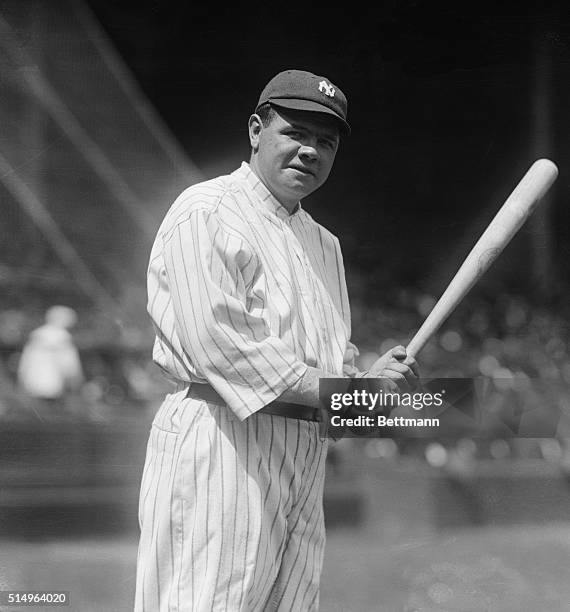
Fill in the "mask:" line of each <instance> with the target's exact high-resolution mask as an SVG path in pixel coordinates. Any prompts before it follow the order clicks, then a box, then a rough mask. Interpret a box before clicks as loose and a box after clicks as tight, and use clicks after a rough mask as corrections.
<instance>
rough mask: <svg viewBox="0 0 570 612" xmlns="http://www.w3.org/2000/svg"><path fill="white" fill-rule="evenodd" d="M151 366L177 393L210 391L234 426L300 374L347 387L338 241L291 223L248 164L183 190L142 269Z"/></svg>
mask: <svg viewBox="0 0 570 612" xmlns="http://www.w3.org/2000/svg"><path fill="white" fill-rule="evenodd" d="M148 296H149V301H148V311H149V314H150V316H151V319H152V322H153V325H154V328H155V331H156V340H155V344H154V349H153V359H154V361H155V362H156V363H157V364H158V365H159V366H160V367H161V368H162V370H163V371H164V372H165V373H166V375H167V376H168V377H169V378H171V379H173V380H174V381H175V382H177V383H179V384H182V385H184V384H187V383H189V382H199V383H204V382H208V383H210V384H211V385H212V386H213V387H214V389H215V390H216V391H217V392H218V393H219V394H220V395H221V396H222V398H223V399H224V400H225V401H226V402H227V404H228V406H229V407H230V408H231V409H232V411H233V412H234V413H235V414H236V415H237V417H238V418H239V419H240V420H243V419H245V418H246V417H248V416H249V415H251V414H252V413H254V412H255V411H257V410H259V409H260V408H262V407H263V406H265V405H266V404H268V403H269V402H271V401H273V400H274V399H276V398H278V397H279V396H280V395H281V394H282V393H283V392H284V391H285V390H287V389H288V388H290V387H291V386H293V385H294V384H295V383H296V382H298V381H299V379H300V378H301V376H303V374H304V373H305V372H306V370H307V366H312V367H316V368H319V369H322V370H324V371H326V372H327V373H330V375H337V376H343V375H345V376H346V375H350V376H352V375H354V373H355V368H354V357H355V354H357V351H356V347H354V345H352V344H351V343H350V309H349V303H348V295H347V289H346V282H345V276H344V266H343V262H342V256H341V251H340V245H339V242H338V239H337V238H336V237H335V236H334V235H333V234H332V233H330V232H329V231H328V230H326V229H325V228H324V227H322V226H321V225H319V224H318V223H316V222H315V221H314V220H313V219H312V217H311V216H310V215H309V214H308V213H307V212H306V211H305V210H304V209H303V208H302V207H301V205H300V204H299V205H298V207H297V209H296V210H295V212H294V213H293V214H289V212H288V211H287V209H286V208H284V207H283V206H282V205H281V204H280V203H279V202H278V201H277V200H276V198H275V197H274V196H273V195H272V194H271V193H270V191H269V190H268V189H267V188H266V187H265V185H264V184H263V183H262V182H261V181H260V180H259V179H258V178H257V176H256V175H255V174H254V173H253V171H252V170H251V169H250V167H249V165H248V164H247V163H245V162H243V163H242V165H241V167H240V168H239V169H237V170H236V171H235V172H233V173H232V174H230V175H226V176H221V177H218V178H216V179H213V180H210V181H206V182H203V183H199V184H197V185H193V186H192V187H190V188H188V189H186V190H185V191H184V192H183V193H182V194H181V195H180V196H179V197H178V198H177V199H176V201H175V202H174V203H173V205H172V206H171V208H170V210H169V211H168V212H167V214H166V216H165V218H164V220H163V222H162V224H161V226H160V228H159V231H158V234H157V237H156V240H155V242H154V245H153V248H152V252H151V258H150V263H149V268H148Z"/></svg>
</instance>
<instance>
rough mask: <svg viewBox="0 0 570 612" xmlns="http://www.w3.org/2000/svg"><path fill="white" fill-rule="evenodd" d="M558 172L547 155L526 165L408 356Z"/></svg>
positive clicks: (448, 311)
mask: <svg viewBox="0 0 570 612" xmlns="http://www.w3.org/2000/svg"><path fill="white" fill-rule="evenodd" d="M557 176H558V168H557V167H556V164H554V163H553V162H552V161H550V160H549V159H539V160H537V161H535V162H534V164H533V165H532V166H531V167H530V168H529V169H528V171H527V173H526V174H525V175H524V176H523V178H522V179H521V181H520V182H519V184H518V185H517V186H516V187H515V189H514V190H513V192H512V193H511V195H510V196H509V197H508V198H507V200H506V201H505V203H504V204H503V206H502V207H501V208H500V210H499V212H498V213H497V214H496V215H495V217H494V218H493V220H492V221H491V223H490V224H489V226H488V227H487V229H486V230H485V231H484V232H483V234H482V235H481V237H480V238H479V240H478V241H477V243H476V244H475V246H474V247H473V249H472V250H471V252H470V253H469V255H467V257H466V259H465V261H464V262H463V263H462V264H461V267H460V268H459V270H458V271H457V273H456V275H455V276H454V277H453V279H452V280H451V282H450V283H449V285H448V287H447V289H446V290H445V291H444V293H443V294H442V296H441V297H440V298H439V300H438V301H437V303H436V304H435V306H434V307H433V309H432V311H431V312H430V313H429V315H428V317H427V318H426V320H425V321H424V323H423V324H422V326H421V327H420V329H419V330H418V331H417V333H416V334H415V336H414V337H413V338H412V340H411V341H410V343H409V344H408V346H407V348H406V352H407V354H408V356H410V357H415V356H416V355H417V354H418V353H419V352H420V351H421V350H422V348H423V347H424V346H425V344H426V343H427V341H428V340H429V339H430V338H431V337H432V336H433V334H435V333H436V332H437V330H438V329H439V328H440V327H441V325H442V324H443V323H444V321H445V320H446V319H447V318H448V317H449V315H450V314H451V313H452V312H453V310H454V309H455V307H456V306H457V304H459V302H460V301H461V300H462V299H463V297H465V294H466V293H467V292H468V291H469V290H470V289H471V287H473V285H474V284H475V283H476V282H477V280H479V278H481V276H482V275H483V274H484V273H485V272H486V271H487V270H488V269H489V267H490V266H491V264H492V263H493V261H495V259H496V258H497V256H498V255H499V254H500V253H501V251H502V250H503V249H504V248H505V246H506V245H507V244H508V243H509V242H510V240H511V238H512V237H513V236H514V235H515V234H516V232H517V231H518V230H519V228H520V227H521V225H522V224H523V223H524V222H525V220H526V219H527V218H528V216H529V215H530V214H531V213H532V212H533V210H534V209H535V207H536V205H537V204H538V202H539V201H540V199H541V198H542V197H543V196H544V194H545V193H546V192H547V191H548V189H550V187H551V186H552V183H554V181H555V180H556V177H557Z"/></svg>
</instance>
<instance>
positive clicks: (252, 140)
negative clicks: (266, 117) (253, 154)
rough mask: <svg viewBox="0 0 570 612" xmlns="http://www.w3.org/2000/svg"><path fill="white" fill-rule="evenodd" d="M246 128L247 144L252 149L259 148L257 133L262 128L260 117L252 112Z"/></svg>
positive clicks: (258, 133)
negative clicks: (247, 132) (247, 134)
mask: <svg viewBox="0 0 570 612" xmlns="http://www.w3.org/2000/svg"><path fill="white" fill-rule="evenodd" d="M247 125H248V130H249V144H250V145H251V148H252V149H253V150H254V151H257V149H258V148H259V135H260V134H261V131H262V130H263V124H262V123H261V118H260V117H259V115H257V114H255V113H254V114H253V115H252V116H251V117H250V118H249V121H248V124H247Z"/></svg>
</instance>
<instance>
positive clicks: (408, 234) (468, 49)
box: [0, 0, 570, 612]
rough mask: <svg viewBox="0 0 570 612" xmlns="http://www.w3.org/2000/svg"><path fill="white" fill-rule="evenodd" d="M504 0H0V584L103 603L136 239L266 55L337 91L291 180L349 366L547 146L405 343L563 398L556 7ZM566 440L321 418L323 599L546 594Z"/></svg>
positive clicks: (569, 374) (562, 67) (139, 450)
mask: <svg viewBox="0 0 570 612" xmlns="http://www.w3.org/2000/svg"><path fill="white" fill-rule="evenodd" d="M528 6H529V5H525V7H524V8H523V7H521V6H519V5H518V4H515V3H512V4H509V3H503V4H502V5H501V8H497V7H495V6H494V5H492V4H488V5H485V3H465V4H463V5H462V7H461V8H460V7H457V6H456V5H455V4H452V3H449V4H445V3H443V2H436V3H428V2H421V1H414V2H411V1H407V2H398V3H396V2H394V3H390V2H385V3H379V4H375V5H373V6H371V5H369V6H368V7H367V8H361V9H357V7H356V6H352V5H351V7H350V12H345V13H343V14H338V13H337V12H336V11H335V10H333V9H332V8H331V7H329V8H328V9H326V10H322V9H321V8H317V7H312V8H309V7H303V9H302V10H296V9H293V8H290V7H279V10H278V11H276V12H275V13H273V12H272V10H270V9H269V8H268V7H265V8H262V9H253V8H252V9H249V10H248V11H244V10H243V9H241V8H238V7H236V9H235V10H234V11H232V12H231V13H230V12H227V13H226V12H224V10H222V9H221V8H219V10H218V9H217V10H216V11H212V10H211V7H210V5H207V4H203V5H202V4H199V5H194V4H193V5H191V6H186V5H184V4H182V3H178V4H176V5H172V6H167V5H166V4H164V5H161V4H158V3H155V2H143V3H139V5H138V6H137V9H136V10H133V9H132V5H131V4H130V3H126V2H110V1H106V0H92V1H90V2H88V3H84V2H79V1H77V2H75V1H72V0H62V1H60V2H58V3H49V4H48V3H45V2H41V1H34V0H25V1H16V0H2V1H1V2H0V35H1V36H0V77H1V78H0V93H1V95H0V124H1V126H2V128H1V131H0V177H1V179H2V180H1V186H0V210H1V224H0V237H1V239H0V285H1V290H0V355H1V360H0V384H1V392H0V418H1V422H2V428H1V431H0V438H1V440H0V453H1V455H0V456H1V462H0V514H1V521H0V531H1V535H2V538H3V542H2V547H1V548H0V581H1V582H2V588H15V589H16V588H22V589H23V588H33V589H39V588H56V589H66V590H69V591H71V596H72V598H73V601H74V602H75V604H74V605H75V607H73V609H78V610H109V609H113V610H123V609H125V610H126V609H129V607H130V598H131V596H132V588H133V581H134V555H135V554H136V550H135V547H136V492H137V486H138V478H139V476H140V468H141V461H142V457H143V456H144V444H145V438H146V432H147V430H148V424H149V421H150V419H151V418H152V413H153V410H154V409H155V408H156V405H157V402H158V401H160V397H161V395H162V393H163V391H164V390H165V388H166V387H165V384H164V383H163V382H162V381H161V379H160V377H159V376H158V374H157V372H156V371H155V369H154V368H153V366H152V364H151V363H150V360H149V355H150V348H151V342H152V333H151V329H150V328H149V324H148V320H147V318H146V315H145V300H146V298H145V289H144V282H145V269H146V264H147V259H148V252H149V248H150V243H151V240H152V236H153V234H154V232H155V231H156V228H157V227H158V223H159V222H160V219H161V217H162V215H163V214H164V212H165V210H166V208H167V207H168V206H169V204H170V203H171V201H172V200H173V199H174V197H175V196H176V195H177V194H178V193H179V192H180V191H181V190H182V189H183V188H184V187H185V186H186V185H188V184H191V183H193V182H196V181H198V180H200V179H202V178H209V177H211V176H214V175H216V174H218V173H221V172H229V171H231V170H233V169H234V168H235V167H237V165H239V163H240V161H241V160H242V159H247V158H248V154H249V152H248V146H247V132H246V121H247V117H248V115H249V113H250V112H251V111H252V108H253V106H254V105H255V101H256V98H257V94H258V91H259V88H260V84H263V83H265V82H266V81H267V80H268V79H269V78H270V77H271V76H272V75H273V74H274V73H275V72H277V71H278V70H281V69H286V68H290V67H300V68H307V69H309V70H312V71H314V72H317V73H322V74H326V75H327V76H329V77H330V78H331V80H333V81H336V82H338V83H340V84H341V85H342V87H343V89H344V90H345V91H346V92H347V93H348V95H349V101H350V106H349V118H350V121H351V123H352V125H353V135H352V136H351V138H350V139H347V141H346V142H343V143H342V146H341V150H340V152H339V156H338V160H337V164H336V167H335V172H334V173H333V176H332V177H331V179H330V181H329V182H328V183H327V185H326V186H325V187H323V188H322V189H321V190H320V191H318V192H317V193H315V194H314V195H313V196H311V197H310V198H308V199H307V202H306V207H307V209H308V210H309V211H310V212H311V214H313V216H314V217H315V218H316V219H317V220H319V221H321V222H322V223H323V224H324V225H326V226H327V227H329V228H330V229H331V230H332V231H333V232H335V233H336V234H337V235H339V236H340V238H341V243H342V246H343V251H344V255H345V260H346V268H347V280H348V283H349V290H350V294H351V299H352V308H353V328H354V340H355V342H356V343H357V344H358V346H359V347H360V348H361V357H360V361H361V364H362V365H363V366H366V364H367V363H369V362H370V360H372V359H374V358H375V356H377V355H378V354H380V353H381V352H383V351H384V350H386V349H387V348H389V347H390V346H392V345H394V344H396V343H399V342H404V343H405V341H406V340H407V339H408V338H409V337H410V335H411V333H413V331H414V330H415V329H417V327H418V326H419V324H420V323H421V321H422V319H423V317H424V316H425V315H426V313H427V312H428V311H429V308H430V307H431V305H433V303H434V299H435V298H436V297H437V295H438V294H439V293H440V292H441V291H442V290H443V288H444V287H445V285H446V283H447V281H448V280H449V278H450V277H451V275H452V273H453V272H454V270H455V268H456V267H457V265H458V264H459V262H460V261H461V259H462V257H463V256H464V255H465V254H466V253H467V251H468V250H469V248H470V246H471V245H472V244H473V242H474V240H475V239H476V238H477V236H478V235H479V234H480V232H481V231H482V229H483V228H484V227H485V225H486V224H487V223H488V221H489V219H490V218H491V217H492V215H493V211H495V210H496V209H497V207H498V206H499V204H500V203H501V202H502V201H503V200H504V199H505V197H506V196H507V195H508V193H509V192H510V190H511V189H512V187H513V186H514V184H515V183H516V181H517V180H518V179H519V178H520V176H522V174H523V173H524V171H525V170H526V168H527V167H528V166H529V165H530V163H531V162H532V161H533V160H534V159H536V158H538V157H543V156H547V157H551V158H552V159H554V160H555V161H556V162H557V164H558V165H559V168H560V170H561V173H560V177H559V179H558V182H557V183H556V185H555V187H554V189H553V190H552V192H551V194H550V195H549V197H548V198H547V201H546V202H544V203H543V205H542V206H541V208H540V209H539V210H538V211H537V213H536V214H535V215H534V216H533V217H532V219H531V220H530V222H529V223H528V224H527V225H526V226H525V228H523V230H522V231H521V232H520V234H519V235H518V236H517V237H516V238H515V240H514V241H513V243H512V244H511V245H510V246H509V247H508V249H507V250H506V251H505V253H504V254H503V255H502V256H501V258H500V259H499V261H498V262H497V263H496V265H495V266H494V268H493V269H492V270H491V271H490V273H489V274H488V275H487V276H486V277H485V279H484V281H483V282H482V283H481V284H480V285H479V286H478V287H477V288H475V289H474V290H473V291H472V293H471V294H470V296H469V298H468V299H467V300H466V301H465V303H464V304H462V305H461V306H460V308H459V309H458V310H457V311H456V313H455V314H454V315H453V316H452V317H451V318H450V320H449V321H448V322H447V323H446V324H445V326H444V327H443V328H442V330H441V332H440V333H439V334H438V336H437V338H435V339H434V340H433V341H432V342H430V344H429V345H428V346H427V347H426V349H425V352H424V353H422V356H421V365H422V372H423V374H424V376H443V377H480V376H484V377H487V378H489V379H491V380H505V379H509V380H514V381H515V382H516V384H522V383H527V384H528V382H529V381H539V382H540V384H542V385H549V386H550V387H551V388H553V389H556V393H555V397H556V402H557V406H558V407H559V408H560V410H561V411H562V412H563V413H564V412H567V411H568V408H569V406H568V397H569V396H568V385H569V384H570V357H569V355H568V317H569V312H570V309H569V308H568V272H569V271H568V256H567V255H568V246H567V245H568V229H567V228H568V225H569V224H568V221H569V219H568V212H567V210H566V199H567V192H568V174H567V170H566V169H567V167H568V161H569V156H570V149H569V144H568V139H567V137H566V136H567V134H568V130H569V127H570V125H569V122H570V117H569V115H568V113H567V108H568V106H569V96H570V87H569V86H568V78H567V75H568V65H569V62H570V47H569V43H570V38H569V33H570V16H569V14H568V13H567V12H566V11H565V10H564V3H558V4H555V3H551V4H544V3H541V4H538V3H536V4H535V6H534V7H533V8H530V9H529V8H528ZM58 303H65V304H67V305H69V306H72V307H73V308H75V309H76V311H77V312H78V315H79V322H78V326H77V328H76V329H75V330H74V337H75V339H76V341H77V343H78V346H79V348H80V350H81V355H82V360H83V364H84V367H85V371H86V375H87V381H86V384H85V385H84V387H83V388H82V390H81V394H80V397H79V398H77V397H75V398H73V400H72V401H71V402H70V403H69V404H66V406H65V410H64V411H63V414H58V415H54V414H50V413H49V412H47V411H46V409H45V408H44V407H43V406H42V405H41V404H38V403H36V402H34V401H33V400H31V399H30V398H28V397H26V396H25V395H24V394H23V393H22V392H21V390H20V389H19V388H18V385H17V381H16V370H17V364H18V359H19V356H20V354H21V350H22V346H23V344H24V342H25V340H26V338H27V336H28V334H29V333H30V331H31V330H32V329H33V328H34V327H36V326H37V325H38V324H40V323H41V321H42V319H43V316H44V313H45V310H46V308H47V307H49V306H50V305H52V304H58ZM521 388H522V387H521ZM567 448H568V443H567V436H566V430H565V424H564V423H562V424H561V426H560V427H559V428H558V430H557V431H556V432H553V435H552V436H550V437H548V438H542V439H525V440H512V439H503V438H502V437H501V436H497V437H496V438H493V439H488V440H485V441H483V442H481V443H478V444H477V443H473V441H470V440H468V439H463V440H453V441H445V440H438V441H435V440H434V441H432V440H428V441H425V442H423V443H421V444H419V443H418V444H413V445H412V444H401V443H396V442H394V441H390V440H373V441H368V442H364V441H360V442H358V441H343V442H341V443H340V444H339V445H338V446H337V448H336V451H335V452H334V453H332V454H331V461H330V466H329V468H330V469H329V479H328V484H327V495H326V499H325V502H326V508H327V520H328V523H329V544H328V552H327V565H326V568H325V575H324V577H323V609H325V610H355V611H360V610H363V611H366V610H387V611H388V612H391V611H392V610H399V609H407V610H444V609H448V610H487V609H491V610H511V609H512V610H537V609H544V608H545V605H546V603H547V604H548V606H547V607H548V609H550V610H567V609H570V606H569V605H568V604H567V602H568V601H570V596H569V595H570V593H569V587H568V585H567V581H566V580H565V578H564V571H563V568H564V565H565V564H567V563H568V561H569V558H570V538H569V536H570V530H569V529H568V526H567V522H566V521H567V518H568V510H569V505H568V502H569V491H568V484H567V464H568V463H567V462H568V456H567ZM406 606H407V607H406Z"/></svg>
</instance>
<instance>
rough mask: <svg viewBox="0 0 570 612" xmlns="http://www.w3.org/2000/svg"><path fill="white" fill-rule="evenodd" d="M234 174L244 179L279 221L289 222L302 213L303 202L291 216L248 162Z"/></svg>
mask: <svg viewBox="0 0 570 612" xmlns="http://www.w3.org/2000/svg"><path fill="white" fill-rule="evenodd" d="M233 174H234V175H236V176H239V177H240V178H242V179H244V180H245V181H246V182H247V184H248V185H249V187H250V188H251V189H252V190H253V191H254V193H255V194H256V195H257V197H258V198H259V199H260V200H261V202H262V203H263V206H264V207H265V209H266V210H268V211H269V212H270V213H273V214H274V215H277V217H279V219H282V220H287V219H290V218H291V217H293V216H294V215H296V214H298V213H299V212H300V210H301V202H299V203H298V204H297V207H296V208H295V210H294V211H293V212H292V213H291V214H289V211H288V210H287V209H286V208H285V206H283V204H281V203H280V202H279V200H277V198H276V197H275V196H274V195H273V194H272V193H271V192H270V191H269V189H267V187H266V186H265V185H264V184H263V183H262V182H261V180H260V179H259V178H258V176H257V174H255V172H254V171H253V170H252V169H251V166H250V165H249V164H248V163H247V162H245V161H244V162H242V163H241V166H240V167H239V168H238V169H237V170H235V171H234V172H233Z"/></svg>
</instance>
